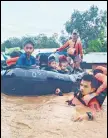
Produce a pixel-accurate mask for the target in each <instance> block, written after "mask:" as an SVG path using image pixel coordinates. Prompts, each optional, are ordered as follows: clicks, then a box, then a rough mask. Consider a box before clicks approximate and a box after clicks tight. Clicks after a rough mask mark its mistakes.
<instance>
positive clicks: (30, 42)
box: [24, 40, 34, 47]
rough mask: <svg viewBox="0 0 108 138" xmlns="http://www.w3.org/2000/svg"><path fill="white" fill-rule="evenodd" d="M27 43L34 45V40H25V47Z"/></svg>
mask: <svg viewBox="0 0 108 138" xmlns="http://www.w3.org/2000/svg"><path fill="white" fill-rule="evenodd" d="M27 44H31V45H32V46H33V47H34V43H33V42H32V41H30V40H28V41H25V42H24V47H25V46H26V45H27Z"/></svg>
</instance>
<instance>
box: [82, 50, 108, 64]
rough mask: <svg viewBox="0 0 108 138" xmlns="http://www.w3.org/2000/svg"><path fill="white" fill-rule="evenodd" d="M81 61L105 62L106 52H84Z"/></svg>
mask: <svg viewBox="0 0 108 138" xmlns="http://www.w3.org/2000/svg"><path fill="white" fill-rule="evenodd" d="M83 61H84V62H87V63H107V52H94V53H89V54H85V55H84V57H83Z"/></svg>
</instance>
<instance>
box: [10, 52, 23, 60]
mask: <svg viewBox="0 0 108 138" xmlns="http://www.w3.org/2000/svg"><path fill="white" fill-rule="evenodd" d="M21 54H22V52H20V51H13V52H12V53H11V54H10V57H11V58H14V57H20V56H21Z"/></svg>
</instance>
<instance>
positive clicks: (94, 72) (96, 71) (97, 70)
mask: <svg viewBox="0 0 108 138" xmlns="http://www.w3.org/2000/svg"><path fill="white" fill-rule="evenodd" d="M97 73H102V74H103V71H102V70H100V69H95V70H93V75H94V76H95V75H96V74H97Z"/></svg>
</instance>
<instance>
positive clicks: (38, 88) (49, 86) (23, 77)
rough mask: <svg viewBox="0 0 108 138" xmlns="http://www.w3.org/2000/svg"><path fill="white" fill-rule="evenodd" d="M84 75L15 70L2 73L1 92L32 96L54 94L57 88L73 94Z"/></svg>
mask: <svg viewBox="0 0 108 138" xmlns="http://www.w3.org/2000/svg"><path fill="white" fill-rule="evenodd" d="M83 75H84V73H80V74H73V75H67V74H60V73H56V72H52V71H45V70H39V69H22V68H14V69H10V70H7V71H4V73H3V72H2V75H1V92H2V93H4V94H7V95H17V96H30V95H31V96H32V95H46V94H53V93H54V92H55V90H56V88H60V89H61V91H62V92H71V91H72V90H73V89H74V88H75V85H76V82H77V80H80V79H81V78H82V76H83Z"/></svg>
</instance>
